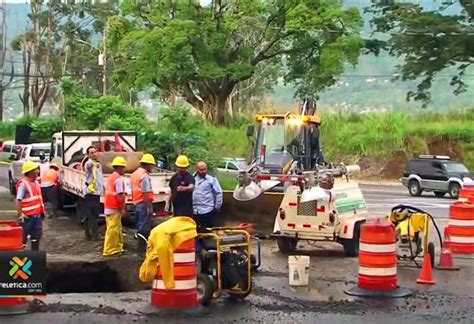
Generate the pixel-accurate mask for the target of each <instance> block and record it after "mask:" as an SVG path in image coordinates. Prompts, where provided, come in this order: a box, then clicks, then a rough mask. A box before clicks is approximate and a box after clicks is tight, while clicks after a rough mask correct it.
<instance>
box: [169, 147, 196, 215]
mask: <svg viewBox="0 0 474 324" xmlns="http://www.w3.org/2000/svg"><path fill="white" fill-rule="evenodd" d="M175 165H176V173H175V174H174V175H173V176H172V177H171V179H170V188H171V197H170V201H171V202H172V204H173V213H174V216H189V217H193V190H194V182H195V181H194V177H193V176H192V175H191V174H189V172H188V167H189V160H188V157H187V156H185V155H180V156H178V158H177V159H176V162H175Z"/></svg>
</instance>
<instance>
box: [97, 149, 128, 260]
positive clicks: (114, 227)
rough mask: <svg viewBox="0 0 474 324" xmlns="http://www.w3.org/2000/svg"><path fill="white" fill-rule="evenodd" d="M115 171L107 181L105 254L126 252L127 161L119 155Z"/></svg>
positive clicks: (113, 165) (115, 161) (114, 161)
mask: <svg viewBox="0 0 474 324" xmlns="http://www.w3.org/2000/svg"><path fill="white" fill-rule="evenodd" d="M111 165H112V167H113V168H114V172H113V173H112V174H111V175H110V176H109V177H108V178H107V180H106V182H105V197H104V198H105V199H104V213H105V223H106V227H107V228H106V231H105V239H104V250H103V252H102V255H103V256H111V255H117V254H120V253H122V252H124V249H123V234H122V216H123V215H124V214H125V200H126V193H125V183H124V180H123V175H124V173H125V167H126V166H127V162H126V161H125V159H124V158H123V157H121V156H117V157H116V158H114V160H113V161H112V163H111Z"/></svg>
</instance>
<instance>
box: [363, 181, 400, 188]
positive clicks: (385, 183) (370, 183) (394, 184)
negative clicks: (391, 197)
mask: <svg viewBox="0 0 474 324" xmlns="http://www.w3.org/2000/svg"><path fill="white" fill-rule="evenodd" d="M354 181H355V182H357V183H358V184H360V185H367V186H387V187H402V186H403V185H402V183H401V182H396V181H393V180H382V179H381V180H379V181H374V180H357V179H355V180H354Z"/></svg>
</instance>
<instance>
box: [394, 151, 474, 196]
mask: <svg viewBox="0 0 474 324" xmlns="http://www.w3.org/2000/svg"><path fill="white" fill-rule="evenodd" d="M472 181H474V174H472V173H471V172H470V171H469V170H468V169H467V168H466V167H465V166H464V165H463V164H462V163H460V162H457V161H453V160H451V159H450V157H449V156H439V155H420V156H419V157H418V158H416V159H413V160H411V161H410V163H409V164H408V167H407V169H406V171H405V173H404V174H403V178H402V183H403V185H404V186H405V187H407V188H408V192H409V193H410V195H412V196H420V195H421V194H422V192H423V191H428V192H434V194H435V195H436V197H444V196H445V195H446V193H448V194H449V196H451V198H457V197H458V195H459V192H460V190H461V188H462V187H463V185H464V184H465V183H468V182H472Z"/></svg>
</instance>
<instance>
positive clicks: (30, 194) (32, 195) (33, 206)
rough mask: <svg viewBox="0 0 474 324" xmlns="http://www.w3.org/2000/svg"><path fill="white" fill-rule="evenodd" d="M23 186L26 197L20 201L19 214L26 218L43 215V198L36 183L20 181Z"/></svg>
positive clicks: (27, 180)
mask: <svg viewBox="0 0 474 324" xmlns="http://www.w3.org/2000/svg"><path fill="white" fill-rule="evenodd" d="M21 183H23V184H24V185H25V188H26V195H25V198H23V199H22V201H21V212H22V213H23V214H24V215H26V216H36V215H41V214H44V206H43V197H42V196H41V188H40V185H39V183H38V182H36V181H31V180H30V179H27V178H25V179H23V180H22V181H21Z"/></svg>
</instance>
